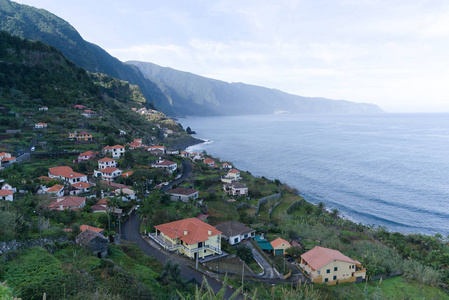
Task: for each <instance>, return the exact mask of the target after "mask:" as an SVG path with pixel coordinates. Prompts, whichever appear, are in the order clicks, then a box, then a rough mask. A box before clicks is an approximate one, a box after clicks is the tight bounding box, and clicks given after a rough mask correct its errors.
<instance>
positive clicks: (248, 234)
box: [215, 221, 256, 245]
mask: <svg viewBox="0 0 449 300" xmlns="http://www.w3.org/2000/svg"><path fill="white" fill-rule="evenodd" d="M215 228H217V230H219V231H221V232H223V237H224V238H226V239H227V240H228V241H229V244H231V245H235V244H238V243H240V242H241V241H243V240H246V239H248V238H253V237H255V235H256V230H254V229H252V228H249V227H247V226H245V225H243V224H242V223H240V222H236V221H229V222H225V223H221V224H219V225H217V226H215Z"/></svg>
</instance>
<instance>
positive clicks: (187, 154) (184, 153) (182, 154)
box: [179, 151, 191, 158]
mask: <svg viewBox="0 0 449 300" xmlns="http://www.w3.org/2000/svg"><path fill="white" fill-rule="evenodd" d="M179 155H180V156H181V157H184V158H190V156H191V154H190V152H187V151H181V152H180V153H179Z"/></svg>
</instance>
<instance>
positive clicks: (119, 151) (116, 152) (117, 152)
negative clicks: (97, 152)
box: [102, 145, 125, 159]
mask: <svg viewBox="0 0 449 300" xmlns="http://www.w3.org/2000/svg"><path fill="white" fill-rule="evenodd" d="M102 151H103V153H104V154H108V153H111V154H112V157H113V158H115V159H118V158H120V157H122V156H123V155H125V147H123V146H122V145H115V146H106V147H104V148H103V150H102Z"/></svg>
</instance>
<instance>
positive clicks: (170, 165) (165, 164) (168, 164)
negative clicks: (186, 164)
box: [152, 160, 178, 174]
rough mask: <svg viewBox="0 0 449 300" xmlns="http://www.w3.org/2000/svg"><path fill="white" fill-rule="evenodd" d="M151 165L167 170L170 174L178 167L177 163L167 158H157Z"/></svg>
mask: <svg viewBox="0 0 449 300" xmlns="http://www.w3.org/2000/svg"><path fill="white" fill-rule="evenodd" d="M152 167H153V168H161V169H164V170H167V171H168V172H169V173H170V174H171V173H173V172H174V171H176V170H177V169H178V164H177V163H175V162H172V161H169V160H159V161H158V162H157V163H155V164H153V165H152Z"/></svg>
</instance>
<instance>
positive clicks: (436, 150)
mask: <svg viewBox="0 0 449 300" xmlns="http://www.w3.org/2000/svg"><path fill="white" fill-rule="evenodd" d="M180 123H181V124H182V125H183V127H184V128H187V126H189V127H190V128H191V129H192V130H194V131H196V133H197V134H196V136H195V137H197V138H200V139H203V140H207V142H206V143H203V144H200V145H196V146H193V148H190V149H189V151H192V152H198V151H203V150H205V151H207V153H209V154H211V155H213V156H215V157H219V158H220V159H222V160H225V161H230V162H232V163H233V164H234V167H235V168H238V169H240V170H244V171H250V172H251V174H253V175H255V176H265V177H266V178H269V179H273V180H274V179H279V180H280V181H281V182H283V183H287V184H288V185H289V186H291V187H294V188H297V189H298V190H299V193H300V195H301V196H303V197H304V198H305V199H306V200H307V201H310V202H312V203H315V204H316V203H319V202H323V203H324V204H325V205H326V207H327V208H328V209H333V208H336V209H338V210H339V212H340V215H341V216H342V217H344V218H348V219H350V220H352V221H354V222H357V223H358V222H361V223H363V224H365V225H373V226H374V227H377V226H383V227H386V228H387V229H388V230H391V231H399V232H403V233H423V234H435V233H440V234H443V235H444V236H447V235H449V182H448V180H449V114H376V115H291V114H289V115H287V114H284V115H258V116H226V117H195V118H184V119H180Z"/></svg>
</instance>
